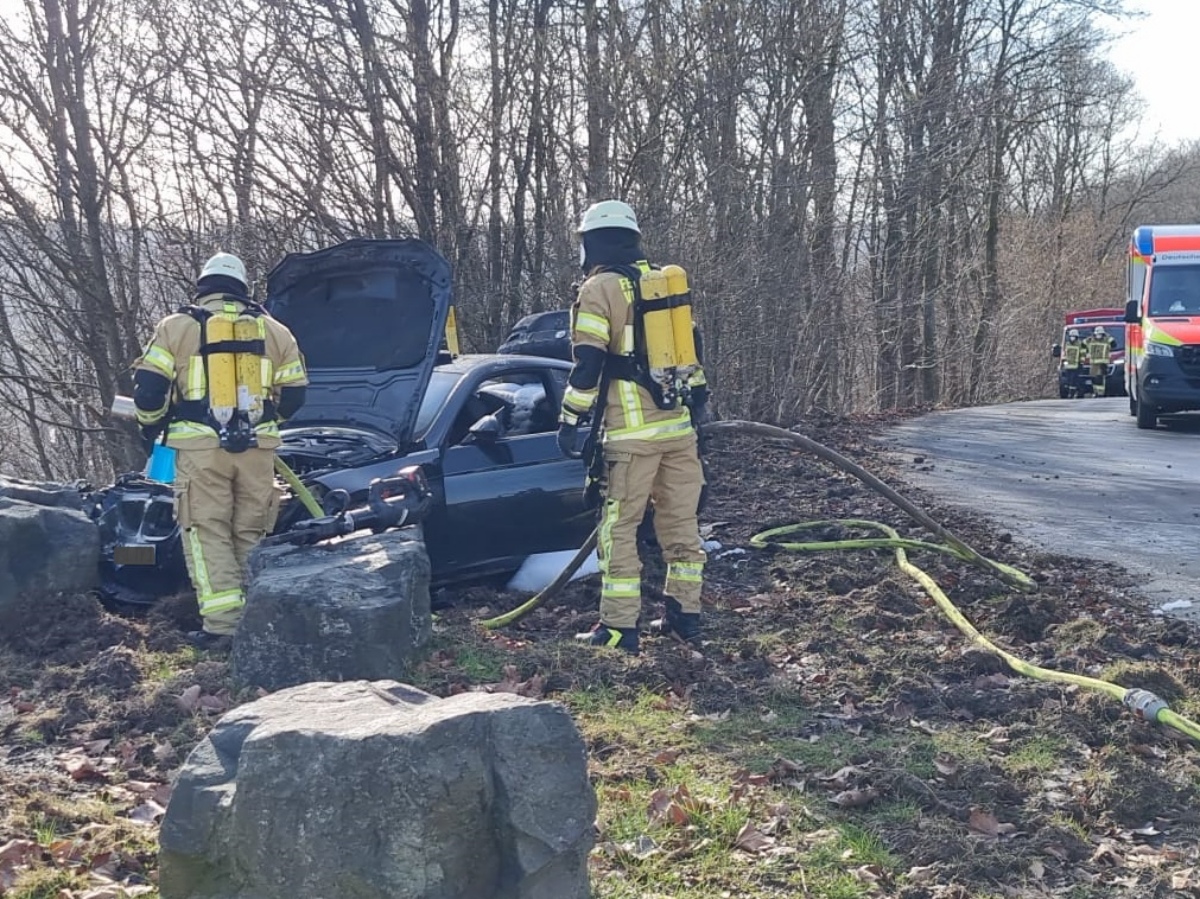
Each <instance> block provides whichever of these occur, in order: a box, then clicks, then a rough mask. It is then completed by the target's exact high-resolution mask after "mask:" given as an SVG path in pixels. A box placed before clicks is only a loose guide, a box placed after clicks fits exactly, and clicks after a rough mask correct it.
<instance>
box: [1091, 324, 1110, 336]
mask: <svg viewBox="0 0 1200 899" xmlns="http://www.w3.org/2000/svg"><path fill="white" fill-rule="evenodd" d="M1106 333H1107V332H1106V331H1105V330H1104V325H1096V329H1095V330H1094V331H1092V334H1093V335H1095V336H1096V337H1103V336H1104V335H1105V334H1106Z"/></svg>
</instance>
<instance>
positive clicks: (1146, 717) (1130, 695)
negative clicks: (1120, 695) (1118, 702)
mask: <svg viewBox="0 0 1200 899" xmlns="http://www.w3.org/2000/svg"><path fill="white" fill-rule="evenodd" d="M1122 702H1124V703H1125V707H1126V708H1127V709H1129V710H1130V711H1131V712H1133V713H1134V714H1135V715H1137V716H1138V717H1139V718H1141V719H1142V720H1143V721H1149V722H1150V723H1151V724H1155V723H1157V721H1158V713H1159V712H1162V711H1165V710H1166V709H1167V708H1168V706H1167V704H1166V703H1165V702H1163V701H1162V700H1161V699H1159V698H1158V697H1157V696H1155V695H1154V694H1153V693H1151V692H1150V691H1149V690H1140V689H1136V688H1135V689H1132V690H1126V691H1125V697H1124V699H1122Z"/></svg>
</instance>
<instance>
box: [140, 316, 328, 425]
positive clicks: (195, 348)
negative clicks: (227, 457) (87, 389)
mask: <svg viewBox="0 0 1200 899" xmlns="http://www.w3.org/2000/svg"><path fill="white" fill-rule="evenodd" d="M230 304H233V305H232V306H231V305H230ZM195 305H197V306H200V307H202V308H204V309H207V310H209V311H210V312H218V311H222V310H224V311H241V310H243V309H245V308H247V307H248V306H249V304H248V303H247V302H246V301H244V300H241V299H239V298H236V297H233V296H230V295H227V294H210V295H208V296H203V297H200V298H198V299H197V300H196V301H195ZM235 307H236V308H235ZM258 322H259V336H260V338H261V340H262V345H263V349H264V352H263V356H262V363H261V373H262V387H263V392H264V395H267V396H268V397H269V399H270V402H268V403H267V404H266V406H265V411H264V414H263V416H262V418H261V419H260V420H259V421H258V422H257V424H256V425H255V426H254V432H255V436H256V438H257V444H258V446H260V447H262V448H264V449H273V448H275V447H277V446H279V443H280V440H279V424H278V422H279V415H278V412H277V409H278V403H279V395H280V391H282V390H283V388H285V387H302V386H304V385H306V384H307V383H308V376H307V375H306V373H305V370H304V362H303V359H302V358H301V356H300V348H299V346H298V345H297V344H296V338H295V337H293V336H292V332H291V331H289V330H288V329H287V327H286V326H285V325H283V324H282V323H281V322H279V321H276V320H275V319H273V318H271V317H270V316H269V315H266V314H263V315H261V316H259V317H258ZM200 343H201V330H200V323H199V322H198V321H197V320H196V319H195V318H194V317H193V316H192V315H190V314H188V313H186V312H177V313H175V314H173V315H168V316H167V317H166V318H164V319H163V320H162V321H160V322H159V323H158V327H157V328H155V331H154V336H153V337H152V338H151V339H150V343H149V344H148V345H147V346H146V350H145V352H144V353H143V354H142V357H141V358H140V359H139V360H138V362H137V366H136V372H152V373H154V374H158V375H162V376H165V377H166V378H168V379H169V380H170V381H171V385H172V386H171V390H170V391H169V395H168V396H167V397H166V399H165V400H164V401H163V404H162V407H161V408H158V409H152V410H144V409H142V408H140V407H139V409H138V422H139V424H141V425H142V426H143V427H144V428H145V427H149V426H153V425H154V424H155V423H157V422H160V421H161V420H162V419H164V418H166V417H167V416H168V413H170V425H169V426H168V428H167V445H168V446H170V447H174V448H175V449H216V448H218V447H219V446H220V445H221V442H220V438H219V437H218V436H217V431H216V430H215V429H214V428H213V427H212V425H211V423H210V422H209V421H208V420H207V416H206V415H204V414H203V413H202V412H201V411H199V410H207V407H208V402H207V398H208V385H207V383H206V380H207V376H206V374H205V365H204V357H203V355H201V352H200V349H201V347H200ZM135 377H136V376H135Z"/></svg>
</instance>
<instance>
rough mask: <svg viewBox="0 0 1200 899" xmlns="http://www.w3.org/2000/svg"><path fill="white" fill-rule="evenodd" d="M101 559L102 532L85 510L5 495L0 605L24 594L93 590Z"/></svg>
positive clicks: (0, 517) (0, 516)
mask: <svg viewBox="0 0 1200 899" xmlns="http://www.w3.org/2000/svg"><path fill="white" fill-rule="evenodd" d="M99 562H100V532H99V531H98V530H97V529H96V526H95V525H94V524H93V523H92V522H91V521H90V520H89V519H88V517H87V516H86V515H84V514H83V513H82V512H79V511H77V510H75V509H70V508H61V507H58V506H55V505H53V504H51V505H38V504H35V503H32V502H26V501H23V500H20V499H14V498H11V497H3V496H0V609H3V608H4V607H5V606H7V605H9V604H10V603H12V602H13V601H14V600H16V599H18V598H19V597H22V596H41V595H45V594H51V593H80V592H85V591H87V590H90V589H92V588H93V587H95V586H96V584H97V581H98V578H99V567H98V566H99Z"/></svg>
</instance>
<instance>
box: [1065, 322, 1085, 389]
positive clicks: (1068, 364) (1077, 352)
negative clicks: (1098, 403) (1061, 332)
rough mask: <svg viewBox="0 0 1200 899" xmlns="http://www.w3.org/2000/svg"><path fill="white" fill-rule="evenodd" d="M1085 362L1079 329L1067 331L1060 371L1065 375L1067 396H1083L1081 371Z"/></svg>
mask: <svg viewBox="0 0 1200 899" xmlns="http://www.w3.org/2000/svg"><path fill="white" fill-rule="evenodd" d="M1086 361H1087V350H1086V348H1085V347H1084V345H1083V341H1082V340H1080V339H1079V329H1078V328H1071V329H1070V330H1069V331H1067V342H1066V343H1065V344H1064V345H1063V348H1062V369H1063V372H1064V374H1065V375H1066V380H1065V387H1066V390H1067V394H1066V395H1068V396H1073V397H1079V396H1082V395H1083V378H1082V376H1083V370H1084V367H1085V363H1086Z"/></svg>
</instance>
